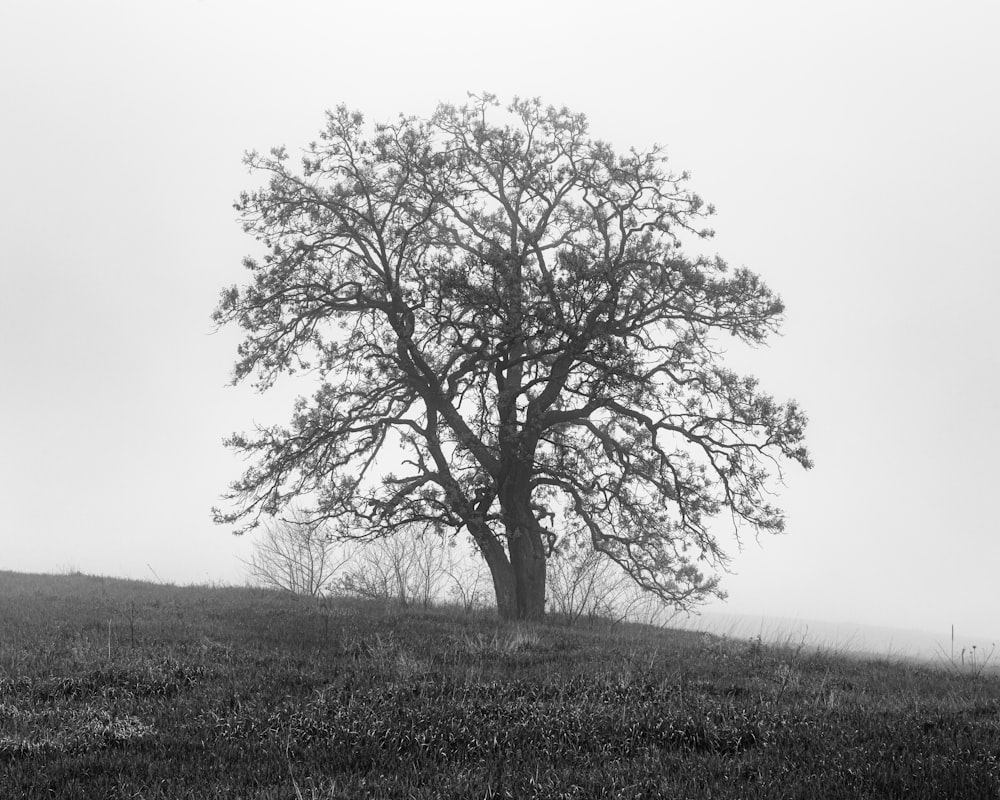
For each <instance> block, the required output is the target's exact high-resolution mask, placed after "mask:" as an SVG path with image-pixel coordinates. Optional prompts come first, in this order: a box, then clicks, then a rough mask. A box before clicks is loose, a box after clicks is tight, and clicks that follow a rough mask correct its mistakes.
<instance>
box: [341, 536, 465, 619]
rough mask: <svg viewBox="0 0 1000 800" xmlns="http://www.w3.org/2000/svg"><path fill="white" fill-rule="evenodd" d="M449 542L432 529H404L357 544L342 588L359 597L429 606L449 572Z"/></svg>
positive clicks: (407, 604)
mask: <svg viewBox="0 0 1000 800" xmlns="http://www.w3.org/2000/svg"><path fill="white" fill-rule="evenodd" d="M448 567H449V563H448V546H447V545H446V544H445V542H444V540H443V539H442V538H441V537H440V536H437V535H436V534H433V533H423V532H415V531H402V532H400V533H397V534H395V535H394V536H389V537H386V538H384V539H376V540H374V541H372V542H366V543H365V544H363V545H360V546H358V547H357V548H356V549H355V551H354V553H353V557H352V559H351V563H350V567H349V569H348V570H347V571H346V572H345V573H344V575H343V577H342V578H341V579H340V581H339V582H338V583H339V588H340V589H341V590H342V591H343V592H345V593H346V594H350V595H354V596H356V597H369V598H373V599H381V600H395V601H397V602H398V603H399V604H400V605H402V606H410V605H422V606H428V605H430V604H431V603H432V602H434V601H435V600H437V599H438V597H439V595H440V594H441V592H442V590H443V588H444V583H445V578H446V576H447V574H448Z"/></svg>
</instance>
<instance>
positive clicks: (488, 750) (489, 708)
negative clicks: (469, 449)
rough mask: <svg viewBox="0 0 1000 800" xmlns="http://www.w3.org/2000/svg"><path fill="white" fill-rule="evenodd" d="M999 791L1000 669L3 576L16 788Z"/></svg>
mask: <svg viewBox="0 0 1000 800" xmlns="http://www.w3.org/2000/svg"><path fill="white" fill-rule="evenodd" d="M35 797H46V798H49V797H52V798H88V800H89V799H92V798H163V799H164V800H165V799H166V798H170V799H171V800H176V799H178V798H211V797H227V798H230V797H231V798H299V797H303V798H365V797H373V798H374V797H385V798H432V797H434V798H437V797H443V798H500V797H509V798H531V797H537V798H591V797H595V798H596V797H606V798H639V797H668V798H765V797H766V798H811V799H812V798H826V797H844V798H880V799H881V798H946V797H952V798H969V799H978V798H1000V678H998V677H997V676H996V675H995V674H992V675H991V674H987V673H986V672H983V673H982V674H978V675H976V674H973V673H972V672H971V671H969V670H964V671H962V670H951V671H949V670H945V669H935V668H933V667H931V666H920V665H914V664H898V663H891V662H890V661H889V660H881V661H862V660H859V659H856V658H847V657H839V656H837V655H835V654H830V653H824V652H817V651H816V650H815V649H810V648H808V647H791V646H784V647H782V646H775V645H772V646H768V645H766V644H761V643H759V642H753V641H732V640H726V639H720V638H715V637H711V636H708V635H705V634H698V633H693V632H689V631H670V630H656V629H649V628H643V627H638V626H635V627H633V626H626V625H618V626H595V627H582V628H572V629H570V628H566V627H562V626H559V625H557V624H553V623H548V624H545V625H531V626H526V625H522V626H510V625H502V624H499V623H498V622H497V621H496V620H494V619H491V618H490V617H489V616H488V615H464V614H462V613H461V612H460V611H456V610H454V609H428V610H403V609H398V608H394V607H391V606H383V605H379V604H376V603H370V602H359V601H350V600H334V601H329V602H328V603H327V604H326V605H322V604H319V603H316V602H308V601H305V600H301V599H297V598H294V597H291V596H287V595H282V594H278V593H275V592H268V591H263V590H256V589H239V588H206V587H189V588H179V587H173V586H161V585H156V584H149V583H141V582H133V581H121V580H113V579H106V578H96V577H88V576H83V575H63V576H37V575H21V574H15V573H9V572H0V798H35Z"/></svg>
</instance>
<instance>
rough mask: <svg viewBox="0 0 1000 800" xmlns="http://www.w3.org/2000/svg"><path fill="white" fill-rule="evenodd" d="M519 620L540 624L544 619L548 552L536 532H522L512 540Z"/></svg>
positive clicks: (512, 560) (511, 552)
mask: <svg viewBox="0 0 1000 800" xmlns="http://www.w3.org/2000/svg"><path fill="white" fill-rule="evenodd" d="M510 562H511V569H512V571H513V573H514V590H515V594H516V599H517V618H518V619H530V620H539V619H541V618H542V617H543V616H545V551H544V549H543V548H542V540H541V537H540V536H539V535H538V533H537V532H536V531H534V530H525V529H524V528H521V529H520V530H519V531H518V532H517V535H516V536H515V537H513V538H511V540H510Z"/></svg>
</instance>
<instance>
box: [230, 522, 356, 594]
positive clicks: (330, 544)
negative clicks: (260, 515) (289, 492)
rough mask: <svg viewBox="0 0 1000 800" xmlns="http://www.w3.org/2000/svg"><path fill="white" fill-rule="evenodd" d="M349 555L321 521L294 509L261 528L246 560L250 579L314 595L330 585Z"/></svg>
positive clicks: (268, 585)
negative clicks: (287, 514) (248, 558)
mask: <svg viewBox="0 0 1000 800" xmlns="http://www.w3.org/2000/svg"><path fill="white" fill-rule="evenodd" d="M348 560H349V555H348V554H347V553H346V552H345V551H344V550H343V549H342V548H341V547H340V546H339V545H338V544H337V543H336V542H335V541H333V539H332V537H331V536H330V534H329V531H328V530H327V528H326V526H325V525H324V524H323V523H322V522H316V521H314V520H311V519H310V518H309V517H308V515H306V514H305V513H304V512H302V511H299V510H294V511H293V512H292V514H291V517H290V518H287V519H280V520H275V521H274V522H272V523H271V524H269V525H267V526H266V527H265V528H264V533H263V536H262V537H261V538H260V539H259V540H258V541H257V542H256V544H255V546H254V552H253V555H252V556H251V557H250V560H249V561H248V562H245V563H246V566H247V569H248V571H249V573H250V578H251V580H252V581H253V582H254V583H255V584H257V585H259V586H266V587H269V588H273V589H284V590H286V591H289V592H294V593H295V594H301V595H308V596H310V597H318V596H320V595H323V594H325V593H327V592H328V591H329V590H330V589H331V588H333V585H334V581H335V579H336V578H337V574H338V572H339V571H340V570H341V568H343V567H344V565H345V564H346V563H347V561H348Z"/></svg>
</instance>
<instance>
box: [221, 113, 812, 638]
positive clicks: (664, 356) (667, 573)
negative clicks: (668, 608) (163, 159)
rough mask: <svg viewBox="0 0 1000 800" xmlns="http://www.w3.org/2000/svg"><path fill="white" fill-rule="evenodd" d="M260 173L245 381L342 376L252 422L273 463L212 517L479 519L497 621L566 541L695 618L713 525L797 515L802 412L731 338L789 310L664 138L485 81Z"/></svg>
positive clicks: (238, 314)
mask: <svg viewBox="0 0 1000 800" xmlns="http://www.w3.org/2000/svg"><path fill="white" fill-rule="evenodd" d="M247 163H248V165H249V166H250V167H251V169H253V170H256V171H258V172H259V173H263V175H265V176H266V177H267V183H266V185H265V186H264V187H263V188H261V189H259V190H256V191H253V192H248V193H245V194H244V195H242V197H241V199H240V201H239V203H238V205H237V207H238V209H239V211H240V212H241V214H242V219H243V224H244V227H245V229H246V231H247V232H249V233H252V234H253V235H254V236H256V237H257V239H258V240H259V241H260V242H261V243H262V244H263V246H264V247H265V248H266V250H267V254H266V255H265V256H264V257H263V259H261V260H256V259H252V258H248V259H246V261H245V265H246V267H247V269H248V270H249V271H250V273H251V279H250V280H249V281H248V282H247V284H246V285H245V286H242V287H238V286H233V287H231V288H228V289H226V290H224V291H223V293H222V297H221V300H220V303H219V306H218V308H217V310H216V312H215V316H214V318H215V320H216V321H217V322H218V323H219V324H223V323H235V324H237V325H239V326H241V327H242V328H243V330H244V331H245V333H246V338H245V340H244V341H243V343H242V344H241V346H240V349H239V360H238V361H237V363H236V368H235V375H234V381H242V380H244V379H247V378H251V377H254V376H256V385H257V386H258V387H259V388H261V389H267V388H268V387H270V386H271V385H272V384H273V383H274V381H275V380H276V379H277V378H278V377H279V376H280V375H281V374H283V373H288V372H294V371H297V370H303V369H309V370H312V371H313V373H314V374H315V375H316V377H317V380H318V383H319V388H318V390H317V392H316V394H315V396H314V397H313V399H312V401H311V402H310V401H307V400H304V399H303V400H302V401H300V403H299V405H298V406H297V407H296V410H295V413H294V416H293V419H292V423H291V426H290V427H289V428H282V427H280V426H274V427H268V428H262V429H260V430H258V432H257V434H256V435H245V434H237V435H234V436H233V437H231V439H230V440H229V445H230V446H231V447H233V448H235V449H236V450H238V451H242V452H244V453H246V454H248V455H250V456H252V457H253V458H254V459H255V460H254V463H253V466H251V467H250V469H248V470H247V472H246V473H245V474H244V476H243V477H242V478H241V479H240V480H237V481H236V482H235V483H233V484H232V488H231V492H230V493H229V494H228V495H227V497H228V499H229V500H230V501H232V503H233V509H232V510H230V511H220V510H216V520H217V521H219V522H222V523H240V524H241V525H242V527H241V528H240V530H247V529H249V528H251V527H253V526H254V525H255V524H257V520H258V519H259V518H260V516H261V515H262V514H264V515H267V514H274V513H276V512H277V511H278V510H279V509H280V508H282V507H283V506H284V505H285V504H287V503H289V502H290V501H292V500H293V499H294V498H296V497H301V496H311V497H314V498H315V499H316V505H315V515H316V517H317V518H325V519H329V520H332V521H335V522H336V524H337V526H338V531H339V532H340V533H341V534H342V535H344V536H352V535H356V536H361V537H365V538H369V537H380V536H381V537H388V536H391V535H392V534H393V533H395V532H396V531H398V530H401V529H405V528H407V527H409V526H412V525H414V524H418V525H421V526H422V525H426V524H431V525H436V526H438V527H440V528H441V529H442V530H444V531H449V532H450V533H451V535H453V536H454V535H456V534H457V533H458V532H459V531H460V530H462V529H465V530H466V531H468V533H469V534H470V535H471V536H472V538H473V539H474V541H475V543H476V545H477V548H478V550H479V554H480V555H481V556H482V558H483V559H484V560H485V562H486V564H487V566H488V567H489V570H490V574H491V577H492V579H493V586H494V592H495V595H496V601H497V608H498V610H499V612H500V614H501V616H504V617H526V618H538V617H540V616H542V614H543V613H544V609H545V591H546V566H547V563H548V561H549V558H550V556H552V554H553V553H555V552H557V550H556V548H557V545H558V544H559V542H560V541H561V540H562V539H563V538H565V537H571V538H578V537H583V538H584V539H585V540H586V541H588V545H589V546H590V547H591V548H592V549H593V550H595V551H596V552H599V553H602V554H603V555H604V556H605V557H606V558H608V559H610V560H612V561H614V562H615V563H616V564H617V565H618V566H619V568H621V569H622V570H623V571H624V572H625V573H626V574H628V575H629V576H630V577H631V578H632V579H633V580H634V581H635V582H636V583H637V584H638V585H640V586H642V587H644V588H646V589H648V590H650V591H652V592H655V593H657V594H658V595H659V596H660V597H661V598H663V599H664V600H665V601H667V602H670V603H673V604H675V605H678V606H690V605H691V604H694V603H696V602H698V601H700V600H704V599H706V598H707V597H709V596H711V595H713V594H720V593H721V591H720V589H719V577H718V574H712V571H715V572H716V573H717V572H718V571H719V570H722V569H725V567H726V565H727V563H728V557H727V555H726V552H725V548H724V547H723V544H722V542H720V540H719V537H718V530H719V527H720V526H717V525H713V524H712V523H713V520H715V519H716V518H717V517H718V516H720V515H723V514H725V515H728V516H729V517H730V518H731V519H732V521H733V531H734V533H735V534H736V535H737V536H738V535H739V530H740V528H741V526H747V527H749V528H750V529H752V530H753V531H754V532H755V533H759V532H778V531H781V530H783V528H784V524H785V521H784V516H783V514H782V512H781V510H780V509H779V508H777V507H775V506H774V505H773V504H772V502H771V501H770V493H771V490H772V488H773V481H772V480H771V478H772V477H773V476H774V475H775V473H777V475H778V476H779V477H780V469H781V463H782V462H783V461H790V462H793V463H797V464H800V465H802V466H805V467H808V466H809V465H810V463H811V462H810V459H809V456H808V454H807V451H806V448H805V445H804V435H805V423H806V420H805V416H804V415H803V414H802V412H801V411H800V410H799V408H798V406H797V405H796V404H795V403H794V402H787V403H780V402H777V401H775V400H774V399H772V398H771V397H770V396H769V395H768V394H766V393H764V392H762V391H761V390H760V389H759V388H758V385H757V381H756V380H755V379H754V378H752V377H746V376H740V375H737V374H735V373H734V372H732V371H731V370H729V369H726V368H725V367H724V366H723V364H722V363H721V358H722V352H723V348H722V347H720V346H719V339H720V338H722V337H726V336H728V337H733V338H734V339H736V340H738V341H741V342H746V343H749V344H752V345H757V344H761V343H763V342H765V341H766V340H767V338H768V336H769V335H770V334H771V333H773V332H774V331H776V330H777V329H778V327H779V323H780V321H781V317H782V313H783V310H784V306H783V304H782V302H781V300H780V299H779V298H778V297H777V296H776V295H775V294H773V293H772V292H771V290H770V289H769V288H768V287H767V286H766V285H765V284H764V282H763V281H762V280H761V279H760V278H759V277H758V276H757V275H756V274H754V273H753V272H750V271H749V270H747V269H743V268H740V269H736V270H732V271H731V270H729V268H728V266H727V265H726V263H725V262H724V261H722V259H720V258H718V257H711V256H703V255H694V256H689V255H688V254H687V253H686V252H685V250H684V247H685V246H686V244H689V243H691V242H694V243H699V242H700V241H701V240H704V239H706V238H708V237H709V236H711V231H710V230H709V229H708V228H707V227H704V218H705V217H706V216H707V215H709V214H711V213H712V207H711V206H705V205H704V204H703V202H702V201H701V199H700V198H699V197H698V196H697V195H696V194H694V193H693V192H691V191H690V190H688V189H687V188H686V181H687V175H686V174H683V173H682V174H679V175H678V174H676V173H673V172H672V171H670V170H669V169H668V168H667V159H666V156H665V155H664V153H663V151H662V150H661V149H659V148H652V149H649V150H644V151H643V150H636V149H631V150H628V151H627V152H625V153H616V152H615V151H614V150H613V149H612V148H611V146H610V145H608V144H607V143H606V142H603V141H600V140H596V139H593V138H591V137H590V135H589V132H588V126H587V122H586V119H585V118H584V117H583V116H582V115H580V114H574V113H571V112H569V111H568V110H567V109H564V108H563V109H559V108H552V107H548V108H546V107H544V106H542V105H541V103H540V102H538V101H537V100H518V99H515V100H514V101H513V103H511V105H510V106H509V107H508V108H507V109H506V112H505V111H503V110H502V109H500V107H499V104H498V103H497V102H496V100H495V98H493V97H491V96H483V97H474V98H473V100H472V101H471V102H470V104H469V105H466V106H463V107H458V108H456V107H454V106H451V105H442V106H439V107H438V109H437V111H436V112H435V113H434V114H433V115H431V116H430V117H429V118H428V119H418V118H401V119H399V120H398V121H396V122H393V123H390V124H384V125H378V126H376V127H375V128H374V130H369V129H367V128H366V126H365V124H364V119H363V117H362V115H361V114H359V113H357V112H351V111H349V110H347V109H346V108H339V109H337V111H336V112H333V113H330V114H329V115H328V119H327V125H326V128H325V130H324V131H323V132H322V133H321V137H320V139H319V140H318V141H317V142H316V143H314V144H312V145H311V146H310V147H309V148H307V151H306V155H305V157H304V158H303V162H302V167H301V169H298V168H296V167H295V166H293V165H292V164H290V163H289V157H288V153H287V151H286V150H285V149H284V148H275V149H274V150H272V151H271V153H270V155H260V154H257V153H250V154H249V155H248V156H247ZM400 450H401V451H402V452H403V453H404V455H403V458H402V459H400V458H399V457H398V453H399V451H400ZM399 465H402V473H401V474H398V473H397V472H396V471H394V470H395V469H396V468H397V467H398V466H399ZM705 570H709V572H706V571H705Z"/></svg>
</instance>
